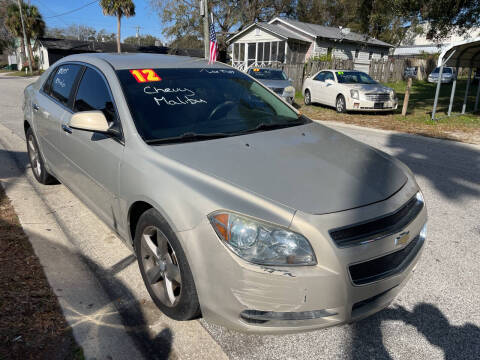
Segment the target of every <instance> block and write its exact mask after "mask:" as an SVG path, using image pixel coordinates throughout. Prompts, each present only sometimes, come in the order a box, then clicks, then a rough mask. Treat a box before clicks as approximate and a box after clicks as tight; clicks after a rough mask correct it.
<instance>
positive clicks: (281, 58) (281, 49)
mask: <svg viewBox="0 0 480 360" xmlns="http://www.w3.org/2000/svg"><path fill="white" fill-rule="evenodd" d="M277 60H278V61H280V62H282V63H283V62H285V41H280V42H279V43H278V57H277Z"/></svg>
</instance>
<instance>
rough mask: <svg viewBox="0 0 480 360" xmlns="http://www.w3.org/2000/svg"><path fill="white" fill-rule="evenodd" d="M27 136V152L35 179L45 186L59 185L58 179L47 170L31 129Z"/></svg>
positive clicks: (28, 130)
mask: <svg viewBox="0 0 480 360" xmlns="http://www.w3.org/2000/svg"><path fill="white" fill-rule="evenodd" d="M25 136H26V138H27V151H28V158H29V160H30V167H31V168H32V172H33V176H35V179H37V181H38V182H39V183H41V184H44V185H49V184H56V183H58V181H57V179H55V177H53V176H52V175H51V174H50V173H49V172H48V171H47V169H46V168H45V162H44V161H43V158H42V154H41V153H40V149H39V147H38V142H37V139H36V138H35V135H34V134H33V131H32V129H31V128H28V129H27V131H26V132H25Z"/></svg>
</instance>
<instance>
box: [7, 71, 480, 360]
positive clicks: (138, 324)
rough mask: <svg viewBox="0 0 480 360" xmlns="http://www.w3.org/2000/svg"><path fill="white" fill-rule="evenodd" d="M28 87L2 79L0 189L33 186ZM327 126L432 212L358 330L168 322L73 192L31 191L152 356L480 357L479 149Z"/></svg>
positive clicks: (125, 255) (58, 188) (130, 260)
mask: <svg viewBox="0 0 480 360" xmlns="http://www.w3.org/2000/svg"><path fill="white" fill-rule="evenodd" d="M30 81H31V80H30ZM28 82H29V80H28V79H22V78H15V79H11V78H6V77H0V94H1V96H0V109H1V112H0V126H4V127H6V128H8V129H9V130H10V131H9V132H6V131H3V132H0V134H3V135H2V136H3V137H4V138H2V137H0V152H3V156H8V157H10V158H11V159H13V160H15V162H16V166H17V167H18V171H17V172H14V173H12V172H10V173H9V172H8V171H7V169H4V168H1V167H0V180H2V181H5V179H6V178H7V177H10V181H11V180H12V177H15V178H19V179H20V178H25V177H26V178H27V179H31V178H32V176H31V171H30V169H29V168H27V156H26V153H25V151H26V150H25V148H23V150H22V149H21V148H20V147H19V148H17V149H15V150H12V149H11V148H10V149H9V146H8V144H7V143H12V142H16V143H17V144H19V143H20V138H24V135H23V125H22V115H21V93H22V90H23V88H24V87H25V85H26V84H27V83H28ZM328 125H329V126H332V127H335V128H336V129H338V130H340V131H342V132H344V133H346V134H347V135H350V136H352V137H354V138H356V139H358V140H360V141H363V142H366V143H367V144H369V145H371V146H374V147H377V148H380V149H382V150H384V151H386V152H388V153H390V154H392V155H393V156H395V157H397V158H399V159H400V160H402V161H403V162H405V163H406V164H407V165H408V166H409V167H410V168H411V169H412V170H413V172H414V173H415V174H416V176H417V180H418V182H419V184H420V187H421V188H422V190H423V191H424V195H425V198H426V202H427V206H428V211H429V225H428V241H427V244H426V248H425V251H424V253H423V257H422V259H421V260H420V262H419V264H418V266H417V269H416V272H415V274H414V275H413V277H412V279H411V280H410V282H409V283H408V284H407V285H406V287H405V288H404V290H403V291H402V292H401V293H400V295H399V296H398V297H397V298H396V299H395V301H394V302H393V303H392V305H391V306H390V307H389V308H387V309H386V310H384V311H382V312H380V313H378V314H377V315H375V316H373V317H371V318H368V319H366V320H363V321H361V322H358V323H356V324H353V325H345V326H342V327H336V328H331V329H325V330H319V331H314V332H310V333H303V334H296V335H284V336H252V335H245V334H240V333H237V332H234V331H229V330H227V329H225V328H222V327H219V326H216V325H213V324H209V323H207V322H206V321H204V320H200V321H192V322H187V323H178V322H175V321H172V320H169V319H168V318H166V317H164V316H163V315H162V314H161V313H160V312H159V311H158V310H156V309H155V307H154V306H153V305H152V302H151V301H150V299H149V297H148V295H147V293H146V291H145V289H144V287H143V283H142V281H141V278H140V275H139V272H138V268H137V265H136V264H135V259H134V257H133V256H132V255H131V254H130V253H129V251H128V250H127V249H126V248H125V247H124V246H123V244H122V243H121V242H120V240H119V239H117V238H116V236H115V235H114V234H113V233H112V232H111V231H110V230H108V229H107V228H106V227H105V226H104V225H103V224H101V223H100V221H99V220H98V219H97V218H96V217H95V216H94V215H93V214H92V213H91V212H90V211H89V210H88V209H87V208H86V207H85V206H84V205H83V204H81V203H80V202H79V200H78V199H77V198H76V197H75V196H74V195H73V194H72V193H71V192H70V191H69V190H68V189H67V188H65V187H64V186H63V185H54V186H40V185H38V184H34V183H33V182H31V183H32V184H33V185H30V186H33V190H34V191H35V192H36V193H37V194H39V196H41V198H42V199H43V201H44V202H45V204H47V205H48V207H49V209H50V210H49V211H51V212H53V213H54V215H55V221H57V222H58V223H59V224H60V225H61V229H62V231H63V232H65V233H66V234H67V235H68V241H70V242H71V245H72V248H73V249H75V251H76V252H78V253H79V254H81V257H82V259H83V260H84V261H85V263H86V264H87V265H88V268H89V269H90V271H91V272H92V274H94V276H95V278H96V280H97V281H98V283H99V284H100V287H101V288H102V289H103V290H104V292H105V293H106V294H107V296H108V297H109V298H110V299H111V300H112V301H113V302H114V303H115V306H116V308H117V309H118V311H119V313H120V315H121V316H122V319H123V320H122V321H123V323H124V325H126V327H127V328H134V329H138V328H141V329H142V330H141V331H138V332H136V331H133V332H132V333H131V336H132V337H133V338H134V340H135V341H134V343H135V346H137V347H139V348H142V349H141V352H142V353H143V354H144V355H145V356H146V357H154V354H155V353H157V354H162V353H163V354H165V352H164V350H162V349H165V347H169V346H173V348H174V349H177V350H178V351H177V352H176V355H178V357H180V358H204V357H205V356H208V355H209V354H210V353H212V354H215V356H211V357H222V356H223V355H226V356H227V357H229V358H232V359H332V358H336V359H351V358H353V359H371V358H376V359H410V358H415V359H417V358H418V359H419V358H424V359H442V358H447V359H479V358H480V355H479V354H480V300H479V299H480V276H479V275H480V147H478V146H472V145H465V144H461V143H457V142H450V141H444V140H437V139H429V138H424V137H418V136H410V135H403V134H398V133H391V132H384V131H377V130H370V129H362V128H354V127H350V126H342V125H340V126H339V125H338V124H328ZM6 137H8V139H7V138H6ZM7 140H8V141H7ZM6 144H7V145H6ZM0 155H2V154H0ZM12 174H13V175H12ZM220 301H221V300H220ZM98 336H102V332H101V331H99V332H98ZM172 344H173V345H172ZM188 349H190V351H189V350H188ZM162 351H163V352H162ZM167 353H168V352H167Z"/></svg>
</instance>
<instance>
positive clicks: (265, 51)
mask: <svg viewBox="0 0 480 360" xmlns="http://www.w3.org/2000/svg"><path fill="white" fill-rule="evenodd" d="M263 46H264V47H263V60H264V61H265V62H270V43H269V42H266V43H264V45H263Z"/></svg>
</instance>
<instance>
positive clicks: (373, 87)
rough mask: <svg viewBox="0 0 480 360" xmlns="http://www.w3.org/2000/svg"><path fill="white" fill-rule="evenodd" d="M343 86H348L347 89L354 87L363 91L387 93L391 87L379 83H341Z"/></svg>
mask: <svg viewBox="0 0 480 360" xmlns="http://www.w3.org/2000/svg"><path fill="white" fill-rule="evenodd" d="M343 85H344V86H346V87H348V88H349V89H356V90H359V91H361V92H364V93H370V92H373V93H388V92H390V91H391V90H392V89H390V88H389V87H387V86H383V85H380V84H343Z"/></svg>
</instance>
